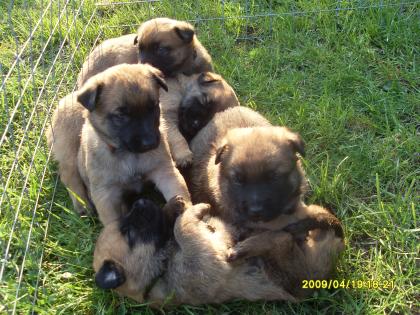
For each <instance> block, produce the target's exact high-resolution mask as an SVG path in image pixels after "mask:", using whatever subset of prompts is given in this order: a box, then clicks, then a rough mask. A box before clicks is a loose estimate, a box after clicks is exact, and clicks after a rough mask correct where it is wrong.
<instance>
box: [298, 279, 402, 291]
mask: <svg viewBox="0 0 420 315" xmlns="http://www.w3.org/2000/svg"><path fill="white" fill-rule="evenodd" d="M394 286H395V283H394V280H350V279H347V280H346V279H340V280H337V279H335V280H333V279H330V280H302V288H303V289H393V288H394Z"/></svg>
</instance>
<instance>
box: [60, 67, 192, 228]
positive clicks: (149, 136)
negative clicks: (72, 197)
mask: <svg viewBox="0 0 420 315" xmlns="http://www.w3.org/2000/svg"><path fill="white" fill-rule="evenodd" d="M159 88H164V89H166V88H167V86H166V83H165V81H164V80H163V79H162V77H161V73H160V71H159V70H157V69H155V68H153V67H151V66H149V65H140V64H139V65H127V64H123V65H118V66H115V67H111V68H109V69H107V70H106V71H104V72H102V73H100V74H98V75H96V76H94V77H92V78H91V79H89V81H88V82H86V84H84V85H83V88H82V89H81V90H79V91H78V92H77V93H76V96H75V97H76V99H77V101H78V102H79V103H80V105H81V106H83V107H84V108H86V110H85V111H84V115H85V117H86V118H85V123H84V125H83V128H82V132H81V143H80V148H79V151H78V155H77V162H78V171H79V174H80V176H81V178H82V180H83V183H84V185H85V186H86V188H87V191H88V196H89V197H90V199H91V200H92V202H93V204H94V205H95V207H96V209H97V211H98V215H99V219H100V220H101V222H102V223H103V224H107V223H109V222H110V221H113V220H115V219H117V218H118V217H119V216H120V215H121V213H124V212H125V211H126V207H125V205H124V203H123V202H122V198H123V196H124V195H126V194H128V193H138V192H140V191H141V188H142V183H143V182H144V181H151V182H153V183H154V184H155V185H156V186H157V188H158V190H160V192H161V193H162V194H163V196H164V198H165V199H167V200H168V199H170V198H171V197H173V196H175V195H182V196H185V198H186V200H189V192H188V190H187V187H186V184H185V181H184V179H183V177H182V176H181V175H180V173H179V172H178V170H177V169H176V168H175V165H174V163H173V161H172V159H171V156H170V152H169V147H168V144H167V140H166V138H165V136H164V135H162V134H161V132H160V129H159V126H160V107H159ZM53 127H54V126H53ZM69 134H71V132H69ZM63 139H65V138H63ZM60 142H61V141H60ZM63 142H64V143H65V140H63ZM67 158H72V156H68V157H67ZM59 162H61V161H60V160H59Z"/></svg>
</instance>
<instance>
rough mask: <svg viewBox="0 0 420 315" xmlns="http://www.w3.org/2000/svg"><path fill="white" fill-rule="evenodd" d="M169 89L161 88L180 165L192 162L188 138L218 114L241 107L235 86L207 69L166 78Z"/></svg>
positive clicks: (174, 153)
mask: <svg viewBox="0 0 420 315" xmlns="http://www.w3.org/2000/svg"><path fill="white" fill-rule="evenodd" d="M166 82H167V84H168V92H166V91H164V90H160V103H161V109H162V116H163V118H164V121H165V126H166V133H167V135H168V142H169V146H170V149H171V153H172V157H173V159H174V160H175V163H176V165H177V166H181V167H184V166H186V165H188V164H189V163H190V162H191V161H192V153H191V151H190V149H189V146H188V141H189V140H191V138H192V137H194V136H195V134H196V133H197V132H198V131H199V130H200V129H201V128H203V127H204V126H205V125H206V124H207V123H208V122H209V121H210V120H211V118H212V117H213V116H214V114H215V113H217V112H220V111H223V110H225V109H226V108H229V107H234V106H239V101H238V98H237V97H236V94H235V91H234V90H233V89H232V87H231V86H230V85H229V84H228V83H227V82H226V81H225V80H224V79H223V78H222V77H221V76H220V75H218V74H215V73H212V72H203V73H200V74H193V75H191V76H185V75H183V74H179V75H177V77H176V78H172V79H168V80H166Z"/></svg>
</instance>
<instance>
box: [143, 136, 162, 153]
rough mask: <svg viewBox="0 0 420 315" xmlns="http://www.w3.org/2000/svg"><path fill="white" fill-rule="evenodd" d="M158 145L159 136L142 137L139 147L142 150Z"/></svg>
mask: <svg viewBox="0 0 420 315" xmlns="http://www.w3.org/2000/svg"><path fill="white" fill-rule="evenodd" d="M158 145H159V137H156V136H155V137H153V136H150V137H144V138H142V139H141V147H142V148H143V150H151V149H154V148H156V147H157V146H158Z"/></svg>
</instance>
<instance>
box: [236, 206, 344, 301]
mask: <svg viewBox="0 0 420 315" xmlns="http://www.w3.org/2000/svg"><path fill="white" fill-rule="evenodd" d="M320 216H324V217H325V218H327V220H331V221H333V222H332V225H331V228H325V226H322V227H320V228H315V229H309V231H308V230H306V229H305V228H303V230H302V231H299V233H298V234H301V235H295V236H298V237H299V238H301V240H299V241H296V239H294V238H293V237H292V235H291V234H289V233H286V232H285V231H284V230H283V229H285V228H286V229H287V227H288V226H290V225H291V224H294V225H295V226H296V229H298V230H299V225H300V224H302V223H301V222H303V221H302V220H304V219H306V218H314V219H316V218H318V217H320ZM333 225H336V227H338V228H340V229H341V223H340V221H339V220H338V219H337V218H336V217H335V216H334V215H333V214H332V213H330V212H329V211H328V210H326V209H325V208H323V207H320V206H316V205H310V206H307V205H305V204H304V203H300V204H299V205H298V207H297V208H296V210H295V212H294V213H293V214H291V215H280V216H279V217H278V218H276V219H275V220H272V221H270V222H267V223H262V222H258V223H254V224H252V223H248V231H247V233H246V234H248V238H246V239H245V240H243V241H241V242H239V243H237V244H236V245H235V246H234V247H233V248H231V249H229V254H228V260H232V261H236V262H235V263H238V258H239V263H240V261H241V260H242V259H245V258H250V257H257V256H258V257H261V258H262V259H263V260H264V266H265V270H266V272H267V274H269V276H270V278H271V279H272V280H273V281H274V282H275V283H277V284H282V285H283V286H284V287H285V288H286V289H287V291H288V292H289V293H291V294H292V295H293V296H295V297H296V298H304V297H307V296H308V295H309V294H310V293H312V292H313V290H309V289H304V288H302V284H303V280H324V279H328V278H329V277H331V275H332V273H333V270H334V267H335V261H336V259H337V257H338V255H339V254H340V253H341V252H342V251H343V250H344V239H343V237H341V236H338V235H337V234H336V233H335V231H334V226H333ZM305 230H306V231H305ZM242 231H243V230H242ZM302 232H303V233H302ZM307 232H309V233H307ZM242 233H243V232H242ZM285 234H287V235H288V240H289V241H285ZM285 253H286V254H285ZM232 257H234V259H232Z"/></svg>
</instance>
